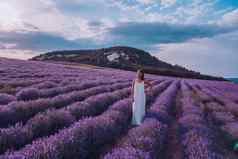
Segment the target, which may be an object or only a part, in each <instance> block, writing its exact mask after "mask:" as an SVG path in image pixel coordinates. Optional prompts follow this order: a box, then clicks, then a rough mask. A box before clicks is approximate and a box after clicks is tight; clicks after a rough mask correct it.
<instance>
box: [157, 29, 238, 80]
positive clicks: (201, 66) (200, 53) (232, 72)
mask: <svg viewBox="0 0 238 159" xmlns="http://www.w3.org/2000/svg"><path fill="white" fill-rule="evenodd" d="M237 43H238V31H234V32H231V33H226V34H221V35H218V36H216V37H209V38H202V39H193V40H189V41H187V42H184V43H170V44H159V45H157V48H154V50H153V52H154V54H155V55H156V56H157V57H158V58H160V59H162V60H164V61H167V62H170V63H173V64H179V65H182V66H184V67H187V68H190V69H192V70H196V71H199V72H201V73H205V74H210V75H215V76H225V77H237V75H238V65H237V59H238V54H237V50H238V45H237Z"/></svg>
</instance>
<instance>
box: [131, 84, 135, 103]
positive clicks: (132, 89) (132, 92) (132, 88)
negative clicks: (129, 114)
mask: <svg viewBox="0 0 238 159" xmlns="http://www.w3.org/2000/svg"><path fill="white" fill-rule="evenodd" d="M134 85H135V80H133V82H132V87H131V95H132V101H133V102H134V95H133V94H134Z"/></svg>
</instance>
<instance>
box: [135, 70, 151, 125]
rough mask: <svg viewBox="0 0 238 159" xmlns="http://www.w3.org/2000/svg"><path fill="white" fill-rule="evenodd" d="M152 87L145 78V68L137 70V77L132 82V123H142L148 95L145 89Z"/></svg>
mask: <svg viewBox="0 0 238 159" xmlns="http://www.w3.org/2000/svg"><path fill="white" fill-rule="evenodd" d="M148 86H149V87H150V88H151V86H152V85H151V84H150V82H149V81H146V80H145V79H144V72H143V70H141V69H140V70H138V71H137V78H136V79H135V80H134V81H133V84H132V94H133V105H132V121H131V124H132V125H140V124H141V122H142V121H143V119H144V116H145V104H146V95H145V89H146V88H147V87H148Z"/></svg>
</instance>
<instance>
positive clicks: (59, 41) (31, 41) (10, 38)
mask: <svg viewBox="0 0 238 159" xmlns="http://www.w3.org/2000/svg"><path fill="white" fill-rule="evenodd" d="M0 43H1V44H2V45H4V46H6V45H8V46H9V44H15V45H14V46H13V47H11V48H8V49H20V50H34V51H47V50H55V49H79V48H89V47H93V46H96V44H94V42H93V41H92V40H91V39H87V38H81V39H77V40H74V41H73V40H67V39H65V38H63V37H60V36H56V35H54V34H50V33H45V32H1V34H0ZM2 49H3V47H2Z"/></svg>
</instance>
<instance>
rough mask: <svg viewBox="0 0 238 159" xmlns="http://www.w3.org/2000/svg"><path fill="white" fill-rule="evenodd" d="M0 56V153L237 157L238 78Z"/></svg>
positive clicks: (78, 158)
mask: <svg viewBox="0 0 238 159" xmlns="http://www.w3.org/2000/svg"><path fill="white" fill-rule="evenodd" d="M134 77H135V73H134V72H130V71H122V70H114V69H100V68H87V67H76V66H73V67H71V66H69V65H64V64H53V63H47V62H36V61H21V60H13V59H12V60H10V59H5V58H0V159H160V158H161V159H237V158H238V153H237V152H236V151H235V150H234V149H233V146H234V144H235V142H237V141H238V122H237V121H238V85H237V84H234V83H230V82H217V81H206V80H195V79H194V80H192V79H182V78H171V77H165V76H156V75H149V74H146V79H147V80H150V81H151V83H152V84H153V88H152V90H151V91H150V92H147V96H146V103H147V104H146V107H147V110H146V116H145V118H144V121H143V123H142V124H141V125H140V126H131V125H130V121H131V115H132V114H131V113H132V99H131V84H132V80H133V79H134Z"/></svg>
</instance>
